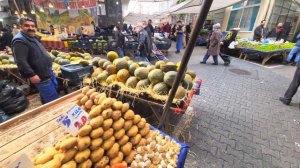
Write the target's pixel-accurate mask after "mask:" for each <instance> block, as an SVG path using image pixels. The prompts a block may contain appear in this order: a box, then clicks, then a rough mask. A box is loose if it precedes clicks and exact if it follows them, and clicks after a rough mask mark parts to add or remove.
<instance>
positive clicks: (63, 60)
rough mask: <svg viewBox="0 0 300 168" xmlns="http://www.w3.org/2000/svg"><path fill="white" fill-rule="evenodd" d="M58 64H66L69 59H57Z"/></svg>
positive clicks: (68, 62)
mask: <svg viewBox="0 0 300 168" xmlns="http://www.w3.org/2000/svg"><path fill="white" fill-rule="evenodd" d="M58 64H59V65H66V64H70V60H68V59H61V60H59V61H58Z"/></svg>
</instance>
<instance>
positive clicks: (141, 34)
mask: <svg viewBox="0 0 300 168" xmlns="http://www.w3.org/2000/svg"><path fill="white" fill-rule="evenodd" d="M136 30H137V33H138V43H139V44H138V48H137V51H136V56H139V57H138V58H139V61H148V62H149V60H148V58H149V56H150V54H151V46H150V44H151V41H150V38H149V36H148V33H147V31H146V30H145V29H144V28H143V24H139V25H137V26H136Z"/></svg>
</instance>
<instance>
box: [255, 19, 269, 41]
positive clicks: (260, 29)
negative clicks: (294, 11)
mask: <svg viewBox="0 0 300 168" xmlns="http://www.w3.org/2000/svg"><path fill="white" fill-rule="evenodd" d="M265 24H266V20H262V21H261V22H260V25H259V26H257V27H256V28H255V30H254V35H253V41H260V40H262V39H263V38H266V35H267V34H268V29H267V28H265Z"/></svg>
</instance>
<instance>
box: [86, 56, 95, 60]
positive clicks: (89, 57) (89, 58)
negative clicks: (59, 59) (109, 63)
mask: <svg viewBox="0 0 300 168" xmlns="http://www.w3.org/2000/svg"><path fill="white" fill-rule="evenodd" d="M84 59H86V60H91V59H93V57H91V56H84Z"/></svg>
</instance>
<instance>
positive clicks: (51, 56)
mask: <svg viewBox="0 0 300 168" xmlns="http://www.w3.org/2000/svg"><path fill="white" fill-rule="evenodd" d="M49 56H50V58H51V60H52V61H54V60H55V58H56V57H55V56H54V55H53V54H51V53H50V54H49Z"/></svg>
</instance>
